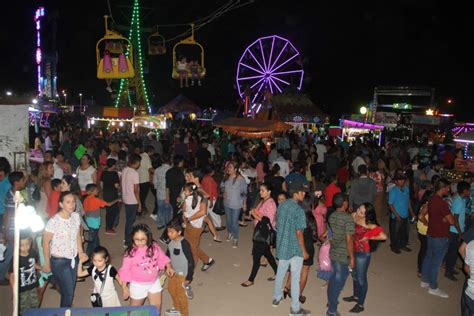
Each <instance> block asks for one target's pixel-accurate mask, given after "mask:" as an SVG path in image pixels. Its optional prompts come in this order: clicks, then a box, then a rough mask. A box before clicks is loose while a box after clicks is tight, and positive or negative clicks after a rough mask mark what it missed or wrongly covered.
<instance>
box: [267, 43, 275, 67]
mask: <svg viewBox="0 0 474 316" xmlns="http://www.w3.org/2000/svg"><path fill="white" fill-rule="evenodd" d="M274 46H275V38H272V48H270V57H268V65H271V63H272V55H273V47H274Z"/></svg>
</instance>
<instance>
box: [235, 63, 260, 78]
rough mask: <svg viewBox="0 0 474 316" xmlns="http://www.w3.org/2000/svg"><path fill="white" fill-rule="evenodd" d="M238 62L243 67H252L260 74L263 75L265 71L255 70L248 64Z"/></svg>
mask: <svg viewBox="0 0 474 316" xmlns="http://www.w3.org/2000/svg"><path fill="white" fill-rule="evenodd" d="M240 64H241V65H242V66H244V67H247V68H249V69H252V70H253V71H256V72H258V73H260V74H262V76H263V75H265V73H263V72H261V71H260V70H257V69H256V68H253V67H252V66H249V65H247V64H244V63H240Z"/></svg>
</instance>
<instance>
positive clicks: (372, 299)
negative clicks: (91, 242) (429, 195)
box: [0, 210, 463, 316]
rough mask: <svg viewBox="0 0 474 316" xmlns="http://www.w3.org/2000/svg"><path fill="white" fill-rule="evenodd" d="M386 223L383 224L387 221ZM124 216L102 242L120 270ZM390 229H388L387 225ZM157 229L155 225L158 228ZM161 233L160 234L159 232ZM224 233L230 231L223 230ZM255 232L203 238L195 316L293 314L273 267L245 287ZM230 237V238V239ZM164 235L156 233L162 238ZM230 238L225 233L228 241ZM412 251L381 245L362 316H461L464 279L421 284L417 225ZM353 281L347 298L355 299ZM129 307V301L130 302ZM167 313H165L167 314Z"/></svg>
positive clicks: (4, 297) (84, 294)
mask: <svg viewBox="0 0 474 316" xmlns="http://www.w3.org/2000/svg"><path fill="white" fill-rule="evenodd" d="M138 221H139V222H146V223H148V224H150V225H151V224H152V220H151V219H150V218H149V217H146V218H143V219H139V220H138ZM382 222H383V221H382ZM123 224H124V215H123V210H122V213H121V225H120V230H119V234H117V236H109V235H105V234H104V232H103V231H101V235H100V237H101V241H102V244H103V245H104V246H105V247H107V248H108V249H109V250H110V251H111V253H112V257H113V258H112V263H113V264H114V265H115V266H116V267H120V265H121V261H122V246H121V243H122V239H123ZM383 224H384V227H386V228H387V227H388V226H387V223H386V222H383ZM153 227H155V226H154V225H153ZM155 231H156V230H155ZM222 233H224V232H222ZM251 233H252V228H251V227H250V226H249V227H246V228H243V229H242V231H241V240H240V244H239V248H238V249H232V246H231V244H230V243H227V242H225V241H224V242H222V243H221V244H218V243H215V242H213V241H212V239H211V238H210V236H209V234H204V235H203V238H202V242H201V245H202V248H203V249H204V250H205V251H206V252H207V253H208V254H209V255H210V256H211V257H213V258H215V260H216V264H215V265H214V266H213V267H212V268H211V269H210V270H209V271H208V272H206V273H203V272H201V271H200V268H201V263H199V266H198V269H197V272H196V274H195V278H194V282H193V284H192V285H193V288H194V295H195V298H194V300H192V301H191V303H190V313H191V315H194V316H207V315H222V316H252V315H272V316H280V315H281V316H284V315H288V314H289V308H290V304H289V301H288V299H287V300H285V301H283V302H282V303H281V304H280V306H279V307H278V308H274V307H272V305H271V301H272V289H273V282H269V281H267V280H266V279H267V277H269V276H271V275H272V271H271V268H270V267H266V268H262V269H261V270H260V271H259V274H258V276H257V278H256V280H255V281H256V284H255V285H254V286H252V287H249V288H243V287H241V286H240V283H241V282H243V281H245V280H246V278H247V277H248V275H249V273H250V269H251V256H250V252H251ZM224 235H225V236H224ZM158 236H159V234H158V233H157V234H155V238H157V237H158ZM225 237H226V234H222V238H223V239H225ZM410 240H411V247H412V248H413V249H414V250H415V251H413V252H412V253H402V254H401V255H395V254H393V253H392V252H390V251H389V247H388V243H387V244H383V245H381V247H379V250H378V251H377V252H376V253H375V254H374V257H373V258H372V262H371V266H370V268H369V293H368V297H367V301H366V306H365V307H366V310H365V312H363V313H362V314H361V315H365V316H376V315H384V316H400V315H416V316H423V315H427V316H428V315H429V316H435V315H440V316H445V315H459V314H460V307H459V302H460V296H461V290H462V285H463V281H461V280H459V281H457V282H452V281H450V280H447V279H446V278H444V277H443V276H442V274H440V277H439V283H440V288H442V289H443V290H445V291H447V292H448V293H449V295H450V296H451V297H450V298H449V299H441V298H437V297H433V296H431V295H429V294H428V293H427V291H426V290H424V289H421V288H420V286H419V279H418V278H417V276H416V251H417V250H418V239H417V238H416V234H415V231H414V227H413V226H412V234H411V236H410ZM322 283H323V282H322V281H321V280H318V279H316V267H315V266H313V267H312V269H311V272H310V277H309V280H308V285H307V288H306V290H305V293H304V294H305V295H306V296H307V301H306V303H305V304H304V307H305V308H308V309H310V310H311V311H312V315H325V311H326V301H327V299H326V289H323V288H321V285H322ZM91 288H92V281H91V280H90V279H88V280H86V281H85V282H82V283H78V285H77V288H76V295H75V300H74V305H75V306H90V303H89V300H88V299H89V293H90V292H89V291H90V289H91ZM351 291H352V280H351V278H350V277H349V279H348V281H347V283H346V286H345V289H344V291H343V293H342V295H343V296H348V295H350V293H351ZM0 297H1V299H0V301H1V303H0V316H4V315H11V292H10V288H9V287H6V286H2V287H0ZM125 304H127V303H125ZM58 305H59V295H58V293H57V292H56V291H54V290H49V289H48V291H47V292H46V296H45V299H44V304H43V306H45V307H55V306H58ZM352 306H353V303H345V302H341V303H340V305H339V311H340V312H341V314H342V315H353V314H351V313H348V310H349V309H350V308H352ZM163 307H164V308H163V310H164V309H166V308H169V307H171V299H170V296H169V294H168V293H167V292H166V291H165V294H164V303H163ZM163 315H165V313H163Z"/></svg>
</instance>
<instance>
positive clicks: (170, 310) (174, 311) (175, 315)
mask: <svg viewBox="0 0 474 316" xmlns="http://www.w3.org/2000/svg"><path fill="white" fill-rule="evenodd" d="M165 312H166V314H167V315H172V316H180V315H181V313H180V312H179V310H177V309H176V308H174V307H172V308H168V309H167V310H166V311H165Z"/></svg>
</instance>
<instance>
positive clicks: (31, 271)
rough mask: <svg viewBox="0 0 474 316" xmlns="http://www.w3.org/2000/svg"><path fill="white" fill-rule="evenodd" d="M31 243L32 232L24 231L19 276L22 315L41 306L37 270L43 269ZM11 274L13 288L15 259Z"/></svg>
mask: <svg viewBox="0 0 474 316" xmlns="http://www.w3.org/2000/svg"><path fill="white" fill-rule="evenodd" d="M31 242H32V240H31V231H22V232H21V234H20V262H19V268H20V271H19V274H18V283H19V284H18V285H19V288H20V296H19V300H20V302H19V303H20V315H21V314H23V312H24V311H26V310H27V309H30V308H38V306H39V300H38V290H37V288H38V278H37V276H36V270H40V269H41V267H40V266H39V264H38V263H37V262H36V257H37V254H36V252H35V251H34V250H32V249H31ZM9 272H10V284H11V286H12V287H13V281H14V280H13V278H14V273H13V259H12V260H11V263H10V269H9Z"/></svg>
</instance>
